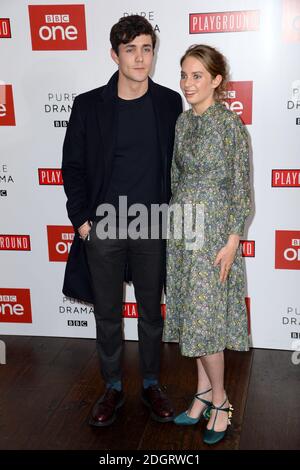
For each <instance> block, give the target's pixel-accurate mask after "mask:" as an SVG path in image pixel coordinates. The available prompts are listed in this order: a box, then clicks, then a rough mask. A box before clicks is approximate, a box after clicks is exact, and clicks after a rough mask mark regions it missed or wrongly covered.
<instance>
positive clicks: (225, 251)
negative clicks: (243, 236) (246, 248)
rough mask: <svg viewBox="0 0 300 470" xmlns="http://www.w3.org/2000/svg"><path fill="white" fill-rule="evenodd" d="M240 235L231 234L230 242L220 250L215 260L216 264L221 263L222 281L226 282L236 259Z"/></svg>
mask: <svg viewBox="0 0 300 470" xmlns="http://www.w3.org/2000/svg"><path fill="white" fill-rule="evenodd" d="M239 243H240V237H239V235H236V234H232V235H229V238H228V242H227V243H226V245H225V246H223V248H221V250H220V251H219V252H218V254H217V256H216V259H215V261H214V266H217V265H218V264H220V281H221V282H223V283H225V281H226V279H227V276H228V274H229V270H230V268H231V265H232V263H233V261H234V258H235V254H236V250H237V249H238V247H239Z"/></svg>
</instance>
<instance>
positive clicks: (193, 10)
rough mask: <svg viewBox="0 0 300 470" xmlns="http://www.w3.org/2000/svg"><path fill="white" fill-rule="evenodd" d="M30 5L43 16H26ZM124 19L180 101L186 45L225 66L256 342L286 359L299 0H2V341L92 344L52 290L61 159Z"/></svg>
mask: <svg viewBox="0 0 300 470" xmlns="http://www.w3.org/2000/svg"><path fill="white" fill-rule="evenodd" d="M28 5H32V6H34V5H35V6H39V8H31V9H30V14H29V9H28ZM53 5H55V6H54V7H53ZM76 5H82V6H81V7H79V8H78V7H76ZM51 6H52V7H51ZM62 6H64V7H63V8H62V9H61V7H62ZM74 6H75V8H74ZM131 13H137V14H142V15H144V16H146V18H147V19H149V20H150V22H151V23H152V24H153V26H154V27H155V29H156V31H157V35H158V38H159V41H158V42H159V44H158V48H157V57H156V61H155V67H154V70H153V74H152V78H153V79H154V80H155V81H157V82H158V83H161V84H163V85H166V86H168V87H170V88H173V89H175V90H177V91H180V90H179V75H180V68H179V59H180V57H181V55H182V54H183V53H184V51H185V49H186V48H187V47H188V46H190V45H191V44H195V43H204V44H209V45H212V46H216V47H218V48H219V49H220V50H221V51H222V52H223V53H224V54H225V56H227V58H228V60H229V63H230V66H231V79H232V84H231V85H230V87H229V89H228V90H229V91H228V98H229V101H228V102H229V103H230V105H231V106H232V109H234V110H235V111H237V112H238V113H239V114H241V118H242V119H243V120H244V122H245V123H246V124H247V127H248V130H249V133H250V135H251V139H252V147H253V162H252V175H253V197H254V200H255V207H254V211H253V214H252V216H251V218H250V220H249V222H248V228H247V230H246V232H245V237H244V240H245V242H244V249H245V254H248V255H250V256H245V263H246V272H247V291H246V293H245V295H246V297H247V305H248V308H249V317H250V318H251V337H252V344H253V346H255V347H263V348H275V349H293V348H295V343H293V341H294V340H295V339H297V337H298V338H300V326H299V325H300V302H299V285H300V283H299V269H300V243H299V240H300V223H299V222H300V221H299V187H300V169H299V168H300V164H299V137H298V136H299V129H300V127H299V124H300V61H299V57H300V1H299V0H226V1H225V0H210V1H201V0H186V1H185V2H183V1H181V0H147V1H145V0H144V1H141V0H125V1H124V0H111V1H110V2H107V1H104V0H99V1H97V0H85V1H82V2H77V1H75V0H73V1H70V0H64V1H62V2H59V1H58V0H56V1H53V0H48V1H47V2H42V1H36V0H32V1H30V2H27V1H24V0H1V4H0V54H1V62H0V80H1V84H0V90H1V93H0V211H1V212H0V217H1V218H0V263H1V264H0V265H1V269H0V329H1V332H2V333H3V334H17V335H46V336H74V337H95V322H94V318H93V313H92V306H91V305H87V304H83V303H79V302H76V301H75V300H73V299H67V298H65V297H64V296H63V294H62V293H61V287H62V282H63V275H64V269H65V260H66V256H67V251H68V249H69V246H70V238H71V237H72V228H71V225H70V222H69V220H68V218H67V213H66V209H65V202H66V200H65V195H64V191H63V187H62V185H61V175H60V172H59V169H60V166H61V149H62V143H63V139H64V135H65V127H64V126H65V123H66V121H68V118H69V113H70V106H71V105H72V100H73V98H74V97H75V96H76V95H77V94H79V93H82V92H84V91H87V90H89V89H92V88H96V87H98V86H100V85H103V84H104V83H106V82H107V81H108V79H109V77H110V76H111V74H112V73H113V72H114V71H115V70H116V65H115V64H114V63H113V62H112V60H111V59H110V54H109V50H110V43H109V32H110V28H111V26H112V25H113V24H114V23H115V22H117V21H118V19H119V18H120V17H121V16H123V15H125V14H131ZM190 14H194V16H191V17H190ZM51 15H52V16H51ZM53 15H56V16H53ZM58 15H60V16H58ZM61 15H63V16H61ZM66 15H67V16H66ZM190 21H191V23H190ZM57 27H58V28H57ZM190 27H191V29H190ZM55 28H57V29H55ZM62 33H63V34H64V39H62V36H61V35H62ZM39 35H40V38H39ZM55 35H56V36H55ZM85 38H86V42H85ZM72 48H73V49H72ZM33 49H34V50H33ZM249 82H250V83H249ZM251 114H252V118H251ZM282 170H285V171H282ZM247 241H248V242H247ZM249 250H250V251H249ZM246 252H247V253H246ZM125 301H126V303H125V304H124V316H125V317H126V318H125V320H124V323H125V336H126V338H128V339H136V337H137V331H136V319H135V318H134V317H135V314H136V309H135V304H134V302H135V298H134V290H133V287H132V286H129V287H127V288H126V293H125ZM131 303H132V304H131ZM130 316H131V317H132V318H130Z"/></svg>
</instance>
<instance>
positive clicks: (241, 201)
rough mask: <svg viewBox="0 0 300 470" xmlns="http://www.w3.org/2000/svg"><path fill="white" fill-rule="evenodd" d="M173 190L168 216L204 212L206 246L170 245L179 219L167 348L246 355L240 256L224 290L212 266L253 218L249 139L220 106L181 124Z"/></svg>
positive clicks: (184, 117) (172, 250) (171, 257)
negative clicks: (174, 343)
mask: <svg viewBox="0 0 300 470" xmlns="http://www.w3.org/2000/svg"><path fill="white" fill-rule="evenodd" d="M171 185H172V199H171V201H170V207H171V209H172V206H176V205H177V206H178V205H179V206H181V208H182V213H183V214H184V217H185V216H186V215H185V214H188V212H186V213H185V212H184V205H186V207H187V206H189V207H194V208H195V207H196V205H197V204H198V207H201V208H202V216H203V221H202V229H203V230H202V232H203V237H202V238H201V237H199V240H200V241H201V245H199V246H198V245H197V244H195V245H189V244H188V243H187V242H188V240H187V238H190V235H189V237H187V236H185V235H183V237H177V238H176V237H175V236H173V237H172V229H173V230H174V229H175V228H176V223H178V222H176V220H175V217H174V219H173V222H172V223H171V224H170V236H169V239H168V241H167V292H166V318H165V323H164V335H163V340H164V341H179V344H180V349H181V353H182V354H183V355H184V356H189V357H199V356H203V355H209V354H214V353H216V352H220V351H223V350H224V349H225V348H228V349H234V350H239V351H247V350H248V349H249V345H248V322H247V311H246V305H245V289H244V287H245V272H244V262H243V261H244V260H243V258H242V254H241V249H240V248H239V249H238V250H237V253H236V256H235V259H234V262H233V264H232V266H231V269H230V271H229V275H228V278H227V280H226V281H225V283H221V281H220V280H219V275H220V265H218V266H214V265H213V264H214V260H215V258H216V255H217V253H218V251H219V250H220V249H221V248H222V247H223V246H224V245H225V244H226V242H227V240H228V236H229V235H230V234H233V233H235V234H239V235H240V236H243V231H244V223H245V220H246V218H247V216H248V215H249V213H250V180H249V145H248V135H247V131H246V129H245V127H244V125H243V124H242V122H241V120H240V118H239V117H238V116H237V115H236V114H235V113H233V112H231V111H230V110H228V109H227V108H226V107H225V106H224V105H223V104H221V103H215V104H213V105H211V106H210V107H209V108H208V109H207V110H206V111H205V112H204V113H203V114H202V115H194V113H193V111H192V110H191V109H190V110H189V111H185V112H183V113H182V114H181V115H180V116H179V118H178V120H177V124H176V136H175V144H174V157H173V163H172V168H171ZM193 210H194V209H193ZM194 214H195V212H194ZM184 217H183V219H182V222H181V224H182V225H184ZM186 219H187V216H186ZM195 226H196V225H195V223H194V225H193V227H194V228H195ZM177 228H178V227H177ZM182 233H183V234H184V229H182ZM173 234H174V232H173ZM191 247H192V248H191Z"/></svg>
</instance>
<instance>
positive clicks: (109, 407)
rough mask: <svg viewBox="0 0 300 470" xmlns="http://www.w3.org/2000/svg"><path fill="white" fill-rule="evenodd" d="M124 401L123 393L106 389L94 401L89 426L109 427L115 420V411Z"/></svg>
mask: <svg viewBox="0 0 300 470" xmlns="http://www.w3.org/2000/svg"><path fill="white" fill-rule="evenodd" d="M124 401H125V397H124V393H123V391H120V392H119V391H118V390H115V389H114V388H107V389H106V392H105V393H104V395H102V396H101V397H100V398H99V400H97V401H96V403H95V405H94V407H93V410H92V416H91V418H90V421H89V424H90V425H91V426H109V425H110V424H112V423H113V422H114V420H115V419H116V416H117V413H116V411H117V409H118V408H120V407H121V406H122V405H123V403H124Z"/></svg>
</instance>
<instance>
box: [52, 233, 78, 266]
mask: <svg viewBox="0 0 300 470" xmlns="http://www.w3.org/2000/svg"><path fill="white" fill-rule="evenodd" d="M47 234H48V249H49V261H67V259H68V255H69V252H70V249H71V245H72V242H73V240H74V229H73V227H72V226H70V225H47Z"/></svg>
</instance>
